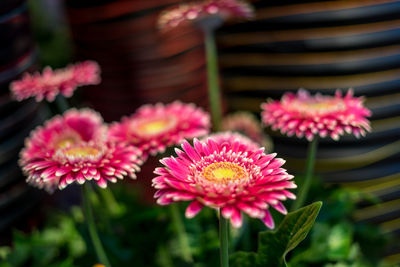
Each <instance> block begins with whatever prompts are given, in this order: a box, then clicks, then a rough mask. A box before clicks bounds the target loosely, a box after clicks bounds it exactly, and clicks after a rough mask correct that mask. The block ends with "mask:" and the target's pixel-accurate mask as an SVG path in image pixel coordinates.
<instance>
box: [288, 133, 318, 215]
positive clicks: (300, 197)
mask: <svg viewBox="0 0 400 267" xmlns="http://www.w3.org/2000/svg"><path fill="white" fill-rule="evenodd" d="M317 147H318V137H314V139H313V140H312V141H311V142H310V143H309V144H308V152H307V162H306V175H305V177H304V182H303V184H302V185H301V187H300V189H299V193H298V194H297V199H296V201H295V202H294V203H293V206H292V211H295V210H297V209H299V208H301V207H302V206H303V205H304V202H305V200H306V198H307V194H308V191H309V190H310V186H311V180H312V176H313V171H314V165H315V157H316V154H317Z"/></svg>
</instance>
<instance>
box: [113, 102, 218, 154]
mask: <svg viewBox="0 0 400 267" xmlns="http://www.w3.org/2000/svg"><path fill="white" fill-rule="evenodd" d="M209 130H210V116H209V115H208V114H207V113H206V112H204V111H203V110H202V109H200V108H196V107H195V105H193V104H183V103H181V102H179V101H175V102H173V103H170V104H167V105H164V104H161V103H158V104H156V105H144V106H142V107H141V108H139V109H138V110H137V111H136V112H135V113H134V114H132V115H131V116H130V117H125V118H122V121H121V122H119V123H114V124H113V125H111V127H110V131H109V135H110V139H111V140H113V141H115V142H126V143H129V144H131V145H133V146H136V147H138V148H139V149H140V150H141V151H142V152H143V154H144V156H147V155H149V154H151V155H155V154H157V153H162V152H164V151H165V149H166V148H167V147H169V146H172V145H178V144H180V143H182V141H183V140H184V139H193V138H194V137H200V136H204V135H206V134H208V132H209Z"/></svg>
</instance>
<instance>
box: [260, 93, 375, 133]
mask: <svg viewBox="0 0 400 267" xmlns="http://www.w3.org/2000/svg"><path fill="white" fill-rule="evenodd" d="M261 108H262V109H263V111H262V113H261V116H262V120H263V122H264V123H265V125H267V126H268V125H270V126H271V127H272V129H273V130H278V129H279V130H280V131H281V133H282V134H287V135H288V136H293V135H296V136H297V137H299V138H301V137H303V136H305V137H306V138H307V139H308V140H309V141H311V140H312V139H313V138H314V136H315V135H319V136H320V137H326V136H330V137H331V138H332V139H334V140H339V136H340V135H343V134H344V133H345V132H346V133H348V134H354V135H355V136H356V137H357V138H358V137H360V135H362V136H364V135H365V131H370V130H371V127H370V124H369V121H368V119H367V118H366V117H369V116H371V111H369V110H368V109H367V108H365V107H364V106H363V98H359V97H353V91H352V90H349V91H348V92H347V94H346V95H345V96H342V93H341V92H340V91H339V90H338V91H336V94H335V96H325V95H320V94H316V95H315V96H311V95H310V94H309V93H308V92H307V91H305V90H299V91H298V93H297V94H293V93H286V94H285V95H284V96H283V97H282V99H281V100H280V101H269V102H267V103H263V104H262V105H261Z"/></svg>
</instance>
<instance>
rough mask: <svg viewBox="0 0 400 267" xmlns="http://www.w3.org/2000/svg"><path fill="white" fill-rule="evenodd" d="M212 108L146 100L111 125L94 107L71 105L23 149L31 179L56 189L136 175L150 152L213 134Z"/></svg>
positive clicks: (23, 161)
mask: <svg viewBox="0 0 400 267" xmlns="http://www.w3.org/2000/svg"><path fill="white" fill-rule="evenodd" d="M209 121H210V119H209V116H208V114H207V113H205V112H203V111H202V110H201V109H199V108H196V107H195V106H194V105H193V104H183V103H181V102H174V103H171V104H169V105H162V104H157V105H154V106H152V105H146V106H144V107H142V108H141V109H139V111H138V112H137V114H134V115H133V116H132V118H131V119H123V121H122V122H119V123H117V122H116V123H114V124H113V125H112V126H111V129H110V127H108V126H107V125H106V124H105V123H104V122H103V119H102V118H101V116H100V115H99V114H98V113H96V112H94V111H92V110H89V109H83V110H80V111H78V110H75V109H71V110H69V111H67V112H66V113H64V115H63V116H55V117H54V118H52V119H51V120H49V121H47V122H46V123H45V125H44V126H43V127H42V126H40V127H38V128H37V129H35V130H34V131H33V132H32V133H31V135H30V137H29V138H27V140H26V143H25V148H24V149H23V150H22V152H21V159H20V165H21V167H22V169H23V171H24V172H25V174H26V175H27V177H28V178H27V181H28V183H30V184H32V185H34V186H37V187H39V188H44V189H46V190H47V191H49V192H53V191H54V190H55V189H56V188H59V189H63V188H65V187H66V186H67V185H68V184H71V183H73V182H77V183H79V184H83V183H85V181H86V180H92V179H93V180H94V181H95V182H96V183H97V184H98V185H99V186H100V187H103V188H104V187H106V186H107V182H113V183H114V182H116V181H117V178H120V179H122V178H123V177H124V176H130V177H131V178H135V177H136V175H135V173H136V172H137V171H139V170H140V168H139V166H140V165H141V164H142V163H143V161H144V160H145V159H146V158H147V156H148V154H149V153H152V154H154V153H158V152H162V151H163V150H165V148H166V147H167V146H171V145H177V144H180V143H181V142H182V141H183V140H184V139H185V138H193V137H199V136H202V135H206V134H208V131H209V128H210V122H209Z"/></svg>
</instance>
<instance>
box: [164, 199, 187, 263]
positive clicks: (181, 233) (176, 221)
mask: <svg viewBox="0 0 400 267" xmlns="http://www.w3.org/2000/svg"><path fill="white" fill-rule="evenodd" d="M169 211H170V213H171V219H172V224H173V226H174V227H175V231H176V233H177V235H178V240H179V246H180V252H181V256H182V258H183V259H184V260H185V261H186V262H193V258H192V253H191V250H190V244H189V239H188V237H187V234H186V230H185V225H184V224H183V221H182V218H181V216H180V214H179V209H178V206H177V204H176V203H175V204H171V205H169Z"/></svg>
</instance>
